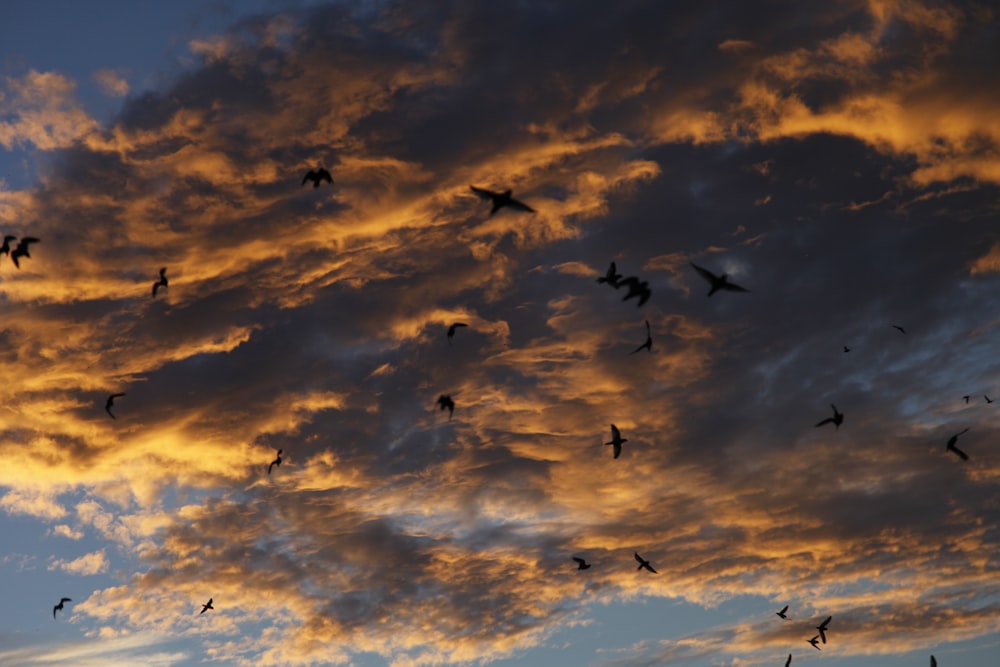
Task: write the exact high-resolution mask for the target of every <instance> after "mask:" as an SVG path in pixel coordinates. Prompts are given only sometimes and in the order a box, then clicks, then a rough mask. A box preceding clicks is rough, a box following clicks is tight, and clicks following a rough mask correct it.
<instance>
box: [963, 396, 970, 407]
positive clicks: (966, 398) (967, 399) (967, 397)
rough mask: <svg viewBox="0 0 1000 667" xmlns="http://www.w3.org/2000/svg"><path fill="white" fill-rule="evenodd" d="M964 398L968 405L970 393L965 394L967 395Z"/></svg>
mask: <svg viewBox="0 0 1000 667" xmlns="http://www.w3.org/2000/svg"><path fill="white" fill-rule="evenodd" d="M962 398H964V399H965V404H966V405H968V404H969V395H968V394H966V395H965V396H963V397H962Z"/></svg>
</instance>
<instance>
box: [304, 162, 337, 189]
mask: <svg viewBox="0 0 1000 667" xmlns="http://www.w3.org/2000/svg"><path fill="white" fill-rule="evenodd" d="M306 181H312V182H313V187H314V188H318V187H319V184H320V183H322V182H323V181H326V182H327V183H329V184H330V185H333V176H331V175H330V172H328V171H327V170H326V169H324V168H323V167H320V168H319V169H310V170H309V171H307V172H306V175H305V176H303V177H302V185H305V184H306Z"/></svg>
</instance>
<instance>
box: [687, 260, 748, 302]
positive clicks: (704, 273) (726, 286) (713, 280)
mask: <svg viewBox="0 0 1000 667" xmlns="http://www.w3.org/2000/svg"><path fill="white" fill-rule="evenodd" d="M690 264H691V266H693V267H694V270H695V271H697V272H698V274H699V275H700V276H701V277H702V278H704V279H705V280H707V281H708V282H709V283H710V284H711V286H712V287H711V289H709V290H708V295H709V296H712V295H713V294H715V293H716V292H718V291H719V290H725V291H727V292H749V291H750V290H748V289H747V288H745V287H740V286H739V285H737V284H735V283H731V282H729V276H727V275H726V274H725V273H723V274H722V275H721V276H717V275H715V274H714V273H712V272H711V271H709V270H708V269H706V268H704V267H701V266H698V265H697V264H695V263H694V262H690Z"/></svg>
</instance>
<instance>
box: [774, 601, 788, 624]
mask: <svg viewBox="0 0 1000 667" xmlns="http://www.w3.org/2000/svg"><path fill="white" fill-rule="evenodd" d="M786 611H788V605H787V604H786V605H785V606H784V607H782V609H781V611H776V612H774V613H775V614H776V615H778V616H779V617H781V618H782V619H784V620H786V621H787V620H788V615H787V614H786V613H785V612H786Z"/></svg>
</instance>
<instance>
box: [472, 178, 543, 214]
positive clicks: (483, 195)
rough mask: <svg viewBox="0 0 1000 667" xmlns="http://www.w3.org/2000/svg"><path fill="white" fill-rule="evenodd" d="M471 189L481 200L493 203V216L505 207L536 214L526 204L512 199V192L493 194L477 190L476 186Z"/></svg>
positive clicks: (481, 189) (484, 190)
mask: <svg viewBox="0 0 1000 667" xmlns="http://www.w3.org/2000/svg"><path fill="white" fill-rule="evenodd" d="M469 187H470V188H472V191H473V192H474V193H476V195H477V196H478V197H479V198H480V199H489V200H490V201H492V202H493V208H491V209H490V215H491V216H492V215H493V214H494V213H496V212H497V211H499V210H500V209H502V208H503V207H504V206H509V207H511V208H513V209H517V210H518V211H525V212H527V213H534V212H535V209H533V208H531V207H530V206H528V205H527V204H525V203H524V202H521V201H518V200H516V199H514V198H513V197H511V196H510V195H511V190H505V191H503V192H493V191H491V190H486V189H483V188H477V187H476V186H475V185H470V186H469Z"/></svg>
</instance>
